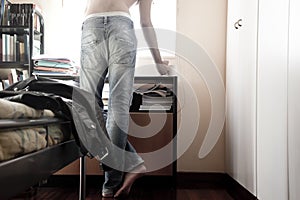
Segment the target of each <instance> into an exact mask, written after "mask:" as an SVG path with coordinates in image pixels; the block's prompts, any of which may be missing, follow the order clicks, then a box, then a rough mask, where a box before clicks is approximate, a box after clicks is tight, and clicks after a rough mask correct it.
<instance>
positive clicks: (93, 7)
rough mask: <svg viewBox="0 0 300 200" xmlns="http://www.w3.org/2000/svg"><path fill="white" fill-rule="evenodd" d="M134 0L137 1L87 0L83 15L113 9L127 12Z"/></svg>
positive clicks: (111, 10)
mask: <svg viewBox="0 0 300 200" xmlns="http://www.w3.org/2000/svg"><path fill="white" fill-rule="evenodd" d="M135 2H137V0H88V3H87V6H86V10H85V15H90V14H93V13H103V12H113V11H123V12H127V13H129V8H130V7H131V6H132V5H133V4H134V3H135Z"/></svg>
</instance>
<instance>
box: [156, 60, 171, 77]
mask: <svg viewBox="0 0 300 200" xmlns="http://www.w3.org/2000/svg"><path fill="white" fill-rule="evenodd" d="M168 65H169V61H163V62H162V63H156V69H157V71H158V72H159V73H160V75H168V74H169V70H170V67H169V66H168Z"/></svg>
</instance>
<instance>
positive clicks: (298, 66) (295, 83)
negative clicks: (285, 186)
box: [288, 0, 300, 200]
mask: <svg viewBox="0 0 300 200" xmlns="http://www.w3.org/2000/svg"><path fill="white" fill-rule="evenodd" d="M299 9H300V1H299V0H290V42H289V55H290V57H289V76H288V78H289V82H288V137H289V140H288V145H289V149H288V150H289V197H290V198H289V199H290V200H298V199H300V190H299V186H300V173H299V172H300V148H299V146H300V37H299V36H300V26H299V23H300V20H299V19H300V12H299Z"/></svg>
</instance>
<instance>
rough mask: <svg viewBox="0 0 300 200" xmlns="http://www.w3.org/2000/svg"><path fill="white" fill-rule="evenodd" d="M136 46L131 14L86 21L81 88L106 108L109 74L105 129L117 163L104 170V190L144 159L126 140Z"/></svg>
mask: <svg viewBox="0 0 300 200" xmlns="http://www.w3.org/2000/svg"><path fill="white" fill-rule="evenodd" d="M136 48H137V40H136V36H135V32H134V27H133V22H132V20H131V19H130V18H128V17H125V16H117V15H116V16H100V17H99V16H97V17H91V18H88V19H86V20H85V21H84V22H83V25H82V36H81V70H80V87H81V88H83V89H84V90H87V91H88V92H92V93H94V94H95V97H96V99H97V101H98V104H99V105H100V106H101V107H103V102H102V91H103V86H104V81H105V77H106V75H107V74H108V80H109V102H108V115H107V120H106V128H107V132H108V134H109V136H110V139H111V141H112V142H113V144H115V145H116V146H117V148H115V150H114V156H115V158H117V159H118V166H112V167H113V168H114V169H115V170H112V171H107V172H105V182H104V185H103V192H104V193H110V192H113V191H114V190H116V189H117V188H118V187H119V186H120V184H121V183H122V178H123V172H125V171H130V170H132V169H134V168H135V167H137V166H138V165H140V164H142V163H143V162H144V161H143V160H142V159H141V157H140V156H139V155H138V154H137V153H136V152H135V149H134V148H133V147H132V146H131V144H130V143H129V142H128V140H127V133H128V125H129V107H130V104H131V100H132V94H133V80H134V70H135V61H136ZM124 150H126V151H128V152H131V154H130V156H127V155H125V153H124V152H125V151H124ZM105 164H106V163H105Z"/></svg>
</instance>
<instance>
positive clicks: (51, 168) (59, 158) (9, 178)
mask: <svg viewBox="0 0 300 200" xmlns="http://www.w3.org/2000/svg"><path fill="white" fill-rule="evenodd" d="M55 123H64V122H63V121H62V120H60V119H57V118H46V119H43V118H42V119H35V120H27V119H25V120H0V129H1V130H3V129H14V128H21V127H28V126H37V125H43V126H46V125H49V124H55ZM78 158H80V184H79V200H84V199H85V195H86V194H85V189H86V177H85V157H84V155H82V154H81V153H80V150H79V147H78V145H77V144H76V142H75V140H74V139H72V140H68V141H65V142H63V143H60V144H57V145H54V146H49V147H46V148H44V149H41V150H39V151H36V152H33V153H29V154H26V155H23V156H20V157H17V158H14V159H11V160H8V161H3V162H0V199H2V200H4V199H9V198H11V197H13V196H16V195H18V194H20V193H22V192H24V191H25V190H26V189H28V188H30V187H31V186H34V185H36V184H38V183H39V182H40V181H43V180H46V179H47V178H48V177H49V176H51V175H52V174H53V173H55V172H56V171H58V170H60V169H62V168H63V167H65V166H66V165H68V164H70V163H71V162H73V161H75V160H76V159H78Z"/></svg>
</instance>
